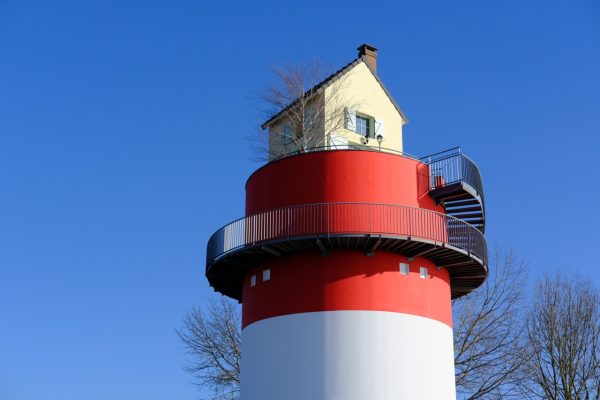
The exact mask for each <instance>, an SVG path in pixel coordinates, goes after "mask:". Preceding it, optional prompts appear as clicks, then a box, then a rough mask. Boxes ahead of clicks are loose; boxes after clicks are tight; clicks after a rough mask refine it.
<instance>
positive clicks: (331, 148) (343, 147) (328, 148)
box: [267, 144, 423, 164]
mask: <svg viewBox="0 0 600 400" xmlns="http://www.w3.org/2000/svg"><path fill="white" fill-rule="evenodd" d="M335 150H364V151H374V152H378V153H389V154H396V155H399V156H403V157H407V158H411V159H413V160H416V161H419V162H423V160H421V159H419V158H417V157H415V156H413V155H410V154H408V153H405V152H403V151H400V150H395V149H390V148H387V147H379V146H378V147H373V146H367V145H363V144H344V145H338V146H335V145H330V146H316V147H310V148H306V149H300V150H293V151H288V152H285V153H283V154H280V155H278V156H277V157H275V158H273V159H271V160H269V162H268V163H267V164H270V163H272V162H275V161H278V160H281V159H283V158H287V157H291V156H295V155H298V154H306V153H314V152H321V151H335Z"/></svg>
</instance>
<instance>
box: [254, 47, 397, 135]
mask: <svg viewBox="0 0 600 400" xmlns="http://www.w3.org/2000/svg"><path fill="white" fill-rule="evenodd" d="M361 62H362V63H365V65H366V66H367V68H368V69H369V71H371V73H372V74H373V76H374V77H375V79H376V80H377V82H378V83H379V85H380V86H381V88H382V89H383V91H384V92H385V94H386V95H387V97H388V98H389V99H390V101H391V102H392V104H393V105H394V107H395V108H396V111H398V113H399V114H400V116H401V117H402V119H403V120H404V122H405V123H408V119H407V118H406V116H405V115H404V113H403V112H402V110H401V109H400V106H398V103H396V101H395V100H394V98H393V97H392V95H391V93H390V92H389V91H388V90H387V88H386V87H385V85H384V84H383V82H382V81H381V79H380V78H379V76H378V75H377V73H375V72H374V71H373V69H372V68H371V67H370V66H369V63H368V62H366V57H365V56H361V57H358V58H357V59H355V60H353V61H352V62H350V63H349V64H347V65H345V66H344V67H342V68H340V69H339V70H337V71H336V72H334V73H333V74H331V75H329V76H328V77H327V78H325V79H323V80H322V81H321V82H319V83H317V84H316V85H315V86H313V87H312V88H310V89H309V90H307V91H306V93H305V94H304V97H305V98H306V97H312V96H314V95H315V94H318V93H322V92H323V91H324V90H325V89H326V88H327V87H328V86H330V85H331V84H332V83H334V82H335V81H337V80H338V79H340V78H341V77H342V76H344V75H345V74H346V73H347V72H349V71H351V70H352V69H353V68H354V67H356V66H357V65H358V64H360V63H361ZM296 101H297V100H296ZM296 101H294V102H292V103H290V104H289V105H288V106H287V107H285V108H284V109H282V110H281V111H279V112H278V113H277V114H275V115H273V116H272V117H271V118H269V119H268V120H266V121H265V122H264V123H263V124H262V125H261V126H260V127H261V128H262V129H265V128H266V127H268V126H269V125H271V123H273V122H275V120H277V119H279V117H280V116H281V115H282V114H283V113H284V112H285V111H286V110H287V109H289V108H290V107H292V106H293V105H294V104H295V103H296Z"/></svg>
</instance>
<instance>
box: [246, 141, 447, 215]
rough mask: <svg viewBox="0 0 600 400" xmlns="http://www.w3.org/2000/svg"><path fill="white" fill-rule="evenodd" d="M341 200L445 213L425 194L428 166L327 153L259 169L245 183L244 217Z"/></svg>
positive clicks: (388, 157) (358, 153)
mask: <svg viewBox="0 0 600 400" xmlns="http://www.w3.org/2000/svg"><path fill="white" fill-rule="evenodd" d="M340 202H342V203H343V202H355V203H377V204H393V205H402V206H410V207H420V208H426V209H429V210H434V211H439V212H442V213H443V212H444V208H443V207H442V206H439V205H436V204H435V202H434V201H433V200H432V199H431V197H430V196H429V167H428V166H427V165H425V164H423V163H420V162H419V161H417V160H414V159H412V158H408V157H403V156H400V155H395V154H389V153H380V152H374V151H363V150H331V151H321V152H314V153H305V154H300V155H296V156H290V157H286V158H283V159H281V160H278V161H275V162H273V163H270V164H267V165H265V166H264V167H262V168H259V169H258V170H257V171H256V172H254V174H253V175H252V176H251V177H250V178H249V179H248V182H247V183H246V215H251V214H256V213H259V212H262V211H266V210H272V209H275V208H281V207H289V206H295V205H299V204H315V203H340Z"/></svg>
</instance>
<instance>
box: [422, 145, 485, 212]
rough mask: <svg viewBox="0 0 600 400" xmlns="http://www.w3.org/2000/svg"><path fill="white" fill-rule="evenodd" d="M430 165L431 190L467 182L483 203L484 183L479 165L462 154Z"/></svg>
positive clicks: (442, 158)
mask: <svg viewBox="0 0 600 400" xmlns="http://www.w3.org/2000/svg"><path fill="white" fill-rule="evenodd" d="M428 164H429V189H430V190H433V189H437V188H440V187H444V186H447V185H450V184H452V183H457V182H466V183H468V184H469V185H471V187H473V189H475V191H476V192H477V194H478V195H479V196H480V197H481V202H482V203H483V181H482V179H481V174H480V172H479V168H478V167H477V164H475V163H474V162H473V160H471V159H470V158H469V157H467V156H465V155H464V154H462V153H458V154H453V155H449V156H446V157H441V158H438V159H435V160H433V161H430V162H428Z"/></svg>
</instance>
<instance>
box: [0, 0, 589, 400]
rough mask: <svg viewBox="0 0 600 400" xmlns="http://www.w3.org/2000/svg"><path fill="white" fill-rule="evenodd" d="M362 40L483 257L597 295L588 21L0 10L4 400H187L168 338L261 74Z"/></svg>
mask: <svg viewBox="0 0 600 400" xmlns="http://www.w3.org/2000/svg"><path fill="white" fill-rule="evenodd" d="M363 42H368V43H371V44H373V45H375V46H377V47H378V48H379V49H380V52H379V63H378V70H379V73H380V76H381V77H382V79H383V80H384V82H385V83H386V86H387V87H388V89H389V90H390V91H391V92H392V93H393V95H394V97H395V98H396V100H397V101H398V103H399V104H400V106H401V107H402V109H403V110H404V112H405V113H406V114H407V116H408V118H409V119H410V124H409V125H408V126H407V127H406V128H405V134H404V139H405V150H406V151H407V152H408V153H411V154H415V155H424V154H428V153H432V152H435V151H438V150H442V149H445V148H448V147H452V146H455V145H461V146H462V148H463V151H464V152H465V153H466V154H468V155H469V156H471V157H472V158H473V159H474V160H475V161H476V162H477V163H478V164H479V166H480V168H481V171H482V173H483V177H484V184H485V187H486V202H487V212H488V225H487V226H488V231H487V234H488V240H489V243H490V244H491V245H494V244H495V243H499V244H504V245H510V246H513V247H514V248H515V249H517V250H518V251H519V253H520V254H521V255H522V256H523V257H524V258H525V259H526V260H528V261H529V262H530V265H531V270H532V275H533V276H537V275H539V274H540V273H543V272H544V271H554V270H559V269H560V270H566V271H570V272H576V273H579V274H581V275H584V276H589V277H590V279H592V280H593V281H594V282H595V284H596V285H597V286H600V268H598V262H597V260H596V259H595V258H594V257H591V256H592V255H593V254H594V251H595V250H597V249H598V247H599V246H600V235H598V231H597V230H598V226H600V217H599V216H598V211H597V210H596V205H597V199H598V197H599V196H600V189H599V186H600V185H599V183H598V182H597V180H598V179H596V175H600V172H598V161H599V157H598V154H597V153H598V147H599V145H600V139H599V138H598V135H599V133H600V128H599V121H598V119H599V118H598V117H599V112H598V110H600V73H599V71H600V3H598V2H594V1H554V2H547V1H527V2H517V1H455V2H446V1H437V2H434V1H411V2H400V1H396V2H389V3H379V4H378V3H376V2H366V3H365V2H354V1H344V2H309V1H307V2H301V3H298V2H293V3H284V2H262V1H254V2H239V3H235V2H215V3H213V4H205V3H204V2H201V1H191V0H188V1H178V2H166V1H162V2H159V1H144V2H133V1H129V0H121V1H118V2H117V1H102V2H100V1H96V2H79V1H63V0H56V1H52V2H47V1H19V2H17V1H11V0H0V183H1V185H2V189H1V191H0V193H1V196H0V398H1V399H6V400H32V399H36V400H37V399H45V400H81V399H86V400H87V399H90V400H95V399H102V400H106V399H111V400H120V399H123V400H125V399H126V400H132V399H144V400H154V399H194V398H198V397H199V396H201V393H200V392H198V391H197V389H196V388H195V387H194V386H193V385H191V383H190V382H191V378H190V377H189V376H188V375H187V374H186V373H185V372H184V371H183V370H182V368H181V367H182V365H183V364H184V360H185V354H184V352H183V349H182V347H181V345H180V343H179V341H178V339H177V338H176V336H175V334H174V328H175V327H177V326H178V325H179V324H180V321H181V319H182V317H183V316H184V315H185V313H186V312H187V311H189V309H190V308H191V306H192V305H193V304H203V303H205V302H206V300H207V299H208V298H209V296H210V294H211V290H210V289H209V287H208V285H207V283H206V282H205V280H204V278H203V267H204V266H203V262H204V256H205V245H206V241H207V239H208V237H209V236H210V234H211V233H212V232H213V231H215V230H216V229H217V228H218V227H220V226H221V225H223V224H224V223H226V222H228V221H230V220H233V219H235V218H238V217H240V216H241V215H242V213H243V204H244V183H245V180H246V178H247V177H248V176H249V175H250V173H251V172H252V171H253V170H254V169H255V168H257V166H258V165H257V164H256V163H255V162H254V161H253V156H252V151H251V149H250V146H249V144H248V141H247V137H248V136H249V135H252V134H253V133H254V132H256V125H257V123H258V119H257V113H256V111H255V106H256V104H255V101H254V100H253V94H254V93H256V92H257V91H258V90H259V89H260V87H261V85H262V84H264V83H265V82H267V81H269V80H270V79H271V75H270V66H272V65H280V64H284V63H288V62H293V61H300V60H302V59H306V58H320V59H322V60H323V61H324V62H325V63H326V64H327V65H330V66H331V67H332V68H336V67H339V66H342V65H344V64H345V63H347V62H349V61H350V60H352V59H353V58H354V57H355V56H356V50H355V49H356V47H357V46H358V45H360V44H361V43H363Z"/></svg>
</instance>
